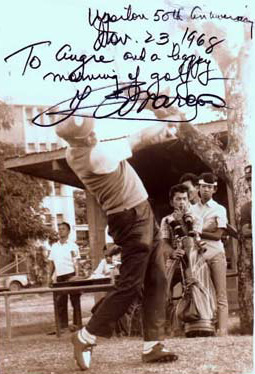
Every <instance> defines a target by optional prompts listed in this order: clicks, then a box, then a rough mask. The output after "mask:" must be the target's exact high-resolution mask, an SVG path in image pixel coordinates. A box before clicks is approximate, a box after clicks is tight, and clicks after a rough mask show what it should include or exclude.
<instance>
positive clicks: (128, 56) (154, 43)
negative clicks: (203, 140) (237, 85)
mask: <svg viewBox="0 0 255 374" xmlns="http://www.w3.org/2000/svg"><path fill="white" fill-rule="evenodd" d="M210 19H211V20H213V19H217V20H222V21H224V20H228V21H233V22H242V23H247V24H249V25H250V28H251V38H252V32H253V21H251V20H249V19H248V18H247V17H240V16H232V15H227V14H216V13H215V12H212V11H209V12H208V11H207V12H204V11H203V9H202V8H201V7H200V6H195V7H193V8H192V10H189V12H187V11H186V10H185V9H184V8H183V7H174V8H172V7H171V8H169V9H156V10H155V11H153V12H152V13H150V14H149V13H148V14H147V13H145V12H142V13H141V12H137V11H135V10H134V9H133V7H132V6H131V5H129V6H127V7H124V8H123V12H122V14H118V15H116V14H113V13H110V12H106V11H101V10H98V9H91V8H88V9H87V19H86V23H87V25H88V27H89V28H90V29H91V32H92V35H93V36H92V37H91V40H90V42H91V45H89V52H86V53H85V52H82V53H79V52H77V48H79V46H73V45H72V44H71V43H68V42H66V43H64V44H63V45H61V46H56V45H55V43H54V42H53V41H50V40H46V41H37V42H35V43H32V44H29V45H27V46H24V47H22V48H20V49H19V50H17V51H15V52H13V53H11V54H10V55H8V56H6V57H5V61H6V62H9V61H10V60H12V59H14V58H19V60H20V62H21V74H22V75H23V76H25V75H26V74H28V73H29V72H30V70H31V71H38V72H40V71H42V66H43V62H44V61H43V56H44V50H45V48H50V51H51V52H52V55H51V56H52V57H51V58H52V61H53V62H54V64H55V65H56V66H57V68H56V69H54V70H53V69H52V71H47V72H46V73H45V72H44V73H43V74H42V75H41V78H42V79H43V80H45V81H52V82H55V83H56V84H64V82H74V83H77V84H78V83H81V82H84V86H83V87H82V88H80V87H79V88H78V89H77V90H76V92H75V94H74V95H73V96H72V97H70V98H68V99H66V100H62V101H61V102H59V103H56V104H54V105H53V106H52V107H51V108H48V109H47V110H46V111H44V112H43V113H40V114H38V115H37V116H36V117H35V118H34V119H33V123H34V124H35V125H38V126H44V127H45V126H54V125H56V124H58V123H60V122H61V121H64V120H65V119H67V118H68V117H70V116H75V115H85V116H87V115H88V110H89V111H90V116H93V117H95V118H122V119H128V113H130V111H136V113H137V120H140V119H141V118H142V119H143V120H144V118H143V117H141V116H140V117H139V114H140V113H142V111H143V110H144V109H146V108H148V107H150V108H152V109H157V110H160V109H161V108H163V109H165V110H166V111H169V113H170V112H171V109H173V110H174V109H178V108H183V109H185V108H187V109H189V116H188V118H187V121H193V120H194V119H195V118H196V117H197V115H198V110H199V107H203V106H205V105H209V106H212V107H215V108H219V109H220V108H227V103H226V102H225V100H224V98H223V97H221V96H220V95H217V94H216V93H215V92H213V90H211V83H212V82H215V81H216V80H219V81H220V80H221V81H223V80H225V79H227V77H224V76H223V75H222V74H221V73H220V72H219V70H217V69H215V65H214V60H213V57H212V56H213V52H215V50H217V48H219V46H220V45H222V46H224V42H225V40H224V39H222V38H219V37H218V36H217V35H208V34H207V33H206V32H199V31H198V30H196V29H195V26H194V22H193V21H196V22H200V21H203V20H210ZM128 25H132V28H130V26H128ZM154 25H155V27H154ZM172 25H175V28H176V30H178V32H175V33H173V32H172V27H171V26H172ZM178 25H179V26H178ZM126 26H127V27H126ZM109 51H110V52H109ZM116 53H117V56H116ZM58 66H59V68H58ZM63 66H65V67H66V66H68V68H67V69H65V72H64V73H63V69H62V67H63ZM162 66H163V67H162ZM66 71H68V73H66ZM95 82H97V83H98V82H102V86H101V87H100V88H98V84H97V87H94V84H95ZM104 82H106V85H105V83H104ZM166 86H168V87H169V92H170V93H168V94H166V93H165V92H164V89H165V87H166ZM162 92H163V93H162ZM95 93H96V95H95ZM94 97H95V99H94ZM88 99H90V102H91V101H92V102H93V99H94V102H95V101H96V104H93V105H91V104H88ZM60 106H61V107H63V106H64V109H61V110H60V109H59V107H60ZM84 113H86V114H84ZM45 114H46V115H47V118H48V123H47V124H44V125H41V124H40V116H42V115H45ZM56 114H58V117H57V119H55V118H56V116H55V115H56ZM158 121H166V119H164V118H158Z"/></svg>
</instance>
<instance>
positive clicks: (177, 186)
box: [169, 183, 189, 201]
mask: <svg viewBox="0 0 255 374" xmlns="http://www.w3.org/2000/svg"><path fill="white" fill-rule="evenodd" d="M177 192H180V193H185V192H187V195H188V194H189V188H188V187H187V186H185V184H181V183H179V184H175V185H174V186H172V187H171V188H170V191H169V200H170V201H171V200H173V198H174V195H175V194H176V193H177Z"/></svg>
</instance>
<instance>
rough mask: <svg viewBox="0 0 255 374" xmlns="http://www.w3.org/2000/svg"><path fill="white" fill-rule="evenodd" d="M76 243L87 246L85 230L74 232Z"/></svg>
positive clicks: (87, 239) (87, 240)
mask: <svg viewBox="0 0 255 374" xmlns="http://www.w3.org/2000/svg"><path fill="white" fill-rule="evenodd" d="M76 241H77V244H78V245H83V246H87V245H88V243H89V232H88V231H87V230H76Z"/></svg>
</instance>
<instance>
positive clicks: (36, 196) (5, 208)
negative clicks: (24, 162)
mask: <svg viewBox="0 0 255 374" xmlns="http://www.w3.org/2000/svg"><path fill="white" fill-rule="evenodd" d="M22 154H24V151H23V150H22V149H21V148H20V147H17V146H14V145H10V144H5V143H0V183H1V190H0V205H1V212H0V227H1V245H2V246H3V247H4V248H6V249H7V252H8V251H9V249H10V248H15V247H22V246H25V245H26V244H27V243H28V240H29V239H44V238H46V237H48V236H49V235H50V234H51V230H49V229H48V228H47V227H46V226H45V224H44V222H43V208H42V206H41V202H42V199H43V198H44V197H45V196H46V195H47V193H49V185H48V184H47V183H46V182H45V181H42V180H39V179H38V178H33V177H30V176H27V175H24V174H21V173H17V172H12V171H9V170H5V169H4V166H3V162H4V159H5V158H7V157H14V156H21V155H22Z"/></svg>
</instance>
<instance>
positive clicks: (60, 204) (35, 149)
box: [0, 104, 88, 244]
mask: <svg viewBox="0 0 255 374" xmlns="http://www.w3.org/2000/svg"><path fill="white" fill-rule="evenodd" d="M10 107H11V109H12V114H13V119H14V122H13V126H12V127H11V128H10V129H9V130H4V129H0V138H1V139H4V141H5V142H6V143H12V144H15V145H20V146H21V147H23V148H24V149H25V153H26V154H35V153H39V152H40V153H41V152H48V151H56V150H58V149H61V148H63V147H64V146H65V145H64V143H63V141H62V140H61V139H60V138H58V137H57V136H56V134H55V130H54V127H45V128H41V127H40V128H39V127H37V126H34V125H33V123H32V118H34V117H35V116H36V115H37V114H39V113H41V112H43V111H44V110H45V109H46V107H45V106H36V105H24V104H10ZM45 121H46V118H45V116H42V117H41V124H45V123H46V122H45ZM44 122H45V123H44ZM39 129H40V131H38V130H39ZM49 184H50V187H51V193H50V195H49V196H46V197H45V198H44V200H43V207H44V208H45V223H46V225H48V226H51V227H52V228H54V229H55V230H57V228H58V224H59V223H60V222H63V221H66V222H68V223H69V224H70V225H71V228H72V231H71V237H72V239H73V240H75V241H77V242H78V243H80V244H83V243H84V242H85V241H86V242H88V225H86V224H84V225H78V224H76V222H75V206H74V196H73V192H74V190H75V188H74V187H71V186H69V185H65V184H62V183H58V182H54V181H49Z"/></svg>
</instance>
